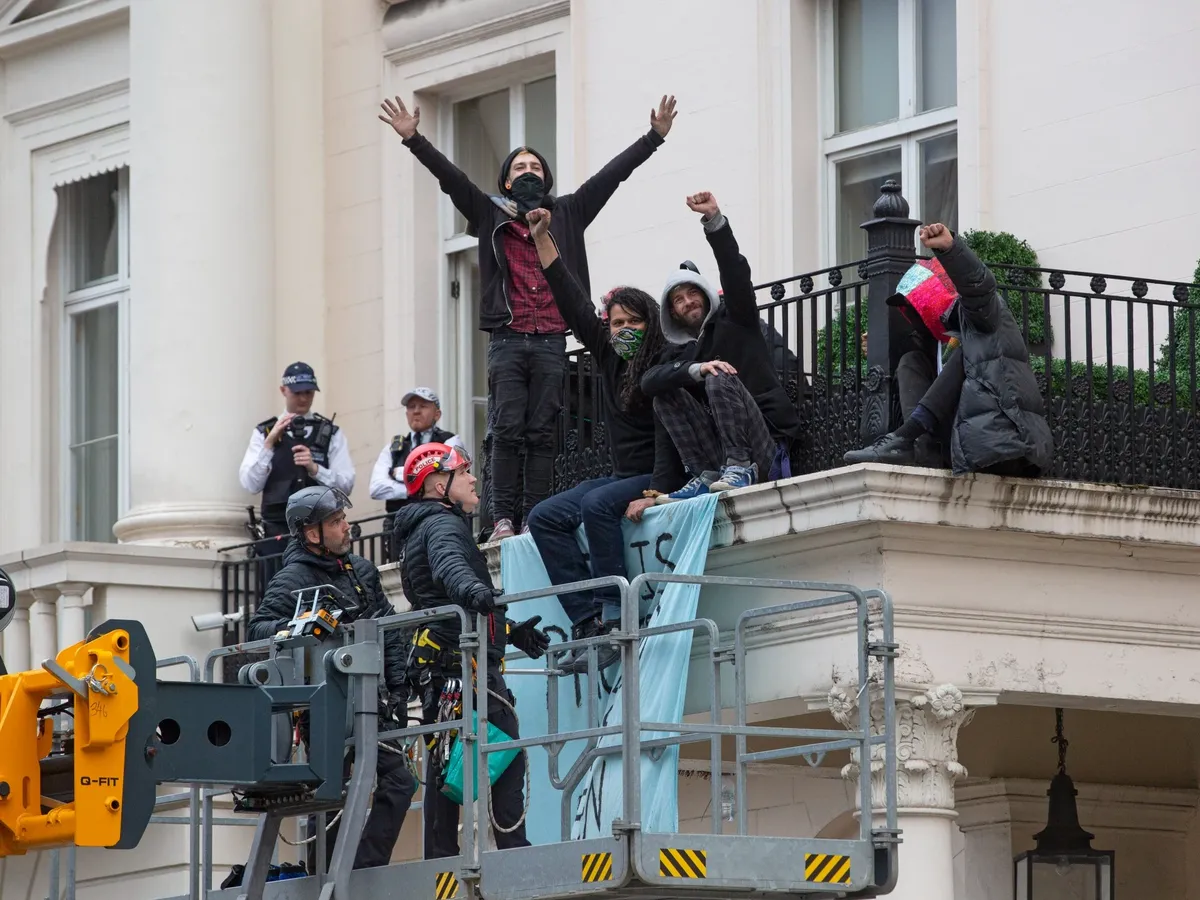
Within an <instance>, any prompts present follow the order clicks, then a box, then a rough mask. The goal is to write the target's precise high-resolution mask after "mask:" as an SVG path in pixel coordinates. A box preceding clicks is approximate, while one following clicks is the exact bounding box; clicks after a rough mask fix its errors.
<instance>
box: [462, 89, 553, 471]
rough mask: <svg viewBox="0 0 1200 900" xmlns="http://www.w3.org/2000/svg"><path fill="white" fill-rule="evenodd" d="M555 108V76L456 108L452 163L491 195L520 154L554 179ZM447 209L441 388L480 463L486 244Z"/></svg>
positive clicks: (484, 398) (484, 402)
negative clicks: (531, 155) (535, 159)
mask: <svg viewBox="0 0 1200 900" xmlns="http://www.w3.org/2000/svg"><path fill="white" fill-rule="evenodd" d="M555 106H556V95H555V78H554V76H553V75H551V76H549V77H538V78H534V79H532V80H527V79H515V80H513V81H511V82H509V83H508V84H507V85H506V86H505V87H503V88H501V89H500V90H495V91H491V92H489V93H486V94H477V95H474V96H470V97H464V98H461V99H458V100H455V101H454V102H452V103H451V104H449V109H448V110H447V112H446V117H445V119H443V126H444V127H446V128H448V129H449V131H450V140H449V141H448V142H447V143H448V145H449V146H450V147H451V148H452V154H451V158H452V159H453V161H454V163H455V165H457V166H458V167H459V168H460V169H462V170H463V171H464V172H466V173H467V175H469V176H470V178H471V180H472V181H474V182H475V184H477V185H478V186H479V187H480V188H481V189H482V190H484V191H485V192H487V193H495V192H496V191H497V190H498V185H497V178H498V176H499V174H500V166H501V164H502V163H503V162H504V160H505V158H506V157H507V156H508V154H509V152H510V151H511V150H512V149H513V148H514V147H519V146H525V145H528V146H530V147H533V148H534V149H536V150H537V151H538V152H539V153H541V154H542V156H544V157H545V158H546V162H547V164H548V165H549V166H550V171H551V172H553V171H554V170H555V164H556V162H557V159H558V155H557V141H556V138H555V132H556V130H557V127H558V117H557V114H556V111H555ZM444 202H445V204H446V205H445V207H444V208H445V210H446V213H445V216H444V219H443V221H445V222H447V223H448V224H447V226H446V228H445V229H444V231H443V234H444V236H445V239H444V241H443V248H444V251H445V254H446V266H447V272H448V280H449V285H450V291H449V293H450V296H449V298H448V299H447V301H446V302H445V303H444V304H443V314H442V328H443V332H442V333H443V338H444V340H443V342H442V346H443V347H446V348H448V352H447V353H444V354H443V355H442V360H441V367H440V368H441V372H440V375H441V384H442V386H443V391H444V393H443V396H445V397H446V398H447V399H446V402H445V407H446V421H447V422H448V423H450V424H449V426H448V427H452V428H454V429H455V430H456V431H457V432H458V433H459V435H460V436H461V437H462V439H463V441H464V442H465V443H466V445H467V447H469V448H470V450H471V454H472V456H475V457H478V454H479V452H480V450H481V449H482V445H483V439H484V437H485V436H486V434H487V342H488V337H487V335H486V334H484V333H483V332H481V331H480V330H479V303H480V284H479V264H478V249H477V245H478V240H479V238H478V236H476V235H469V234H467V223H466V220H465V219H464V218H463V216H462V215H461V214H460V213H459V212H458V211H457V210H455V209H453V206H452V204H450V202H449V199H448V198H445V199H444ZM485 237H486V236H485ZM476 474H477V475H479V474H481V473H478V472H477V473H476Z"/></svg>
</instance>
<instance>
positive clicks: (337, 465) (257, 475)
mask: <svg viewBox="0 0 1200 900" xmlns="http://www.w3.org/2000/svg"><path fill="white" fill-rule="evenodd" d="M319 390H320V388H319V387H317V376H316V375H315V374H314V373H313V369H312V366H310V365H309V364H308V363H304V362H294V363H292V364H291V365H290V366H288V367H287V368H286V369H284V371H283V380H282V382H280V385H279V393H281V394H282V395H283V402H284V413H283V415H282V416H272V417H271V418H270V419H267V420H266V421H265V422H259V423H258V425H256V426H255V427H254V432H253V433H252V434H251V435H250V446H249V447H247V448H246V455H245V456H244V457H242V465H241V468H240V469H239V470H238V477H239V478H240V480H241V482H242V487H244V488H245V489H246V490H248V491H249V492H250V493H252V494H257V493H258V492H259V491H261V492H262V522H263V535H264V537H268V538H271V537H277V536H280V535H286V534H287V533H288V527H287V522H286V518H285V510H286V508H287V502H288V498H289V497H290V496H291V495H292V494H294V493H296V491H298V490H300V489H301V488H305V487H313V486H315V485H326V486H327V487H335V488H337V489H338V490H340V491H341V492H342V493H343V494H346V495H347V496H349V494H350V492H351V491H353V490H354V463H353V462H351V461H350V450H349V449H348V447H347V446H346V436H345V435H344V434H343V433H342V431H341V429H340V428H338V427H337V426H336V425H334V424H333V419H327V418H325V417H324V416H322V415H320V414H319V413H314V412H312V405H313V395H314V394H315V393H316V392H317V391H319Z"/></svg>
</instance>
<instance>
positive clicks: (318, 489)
mask: <svg viewBox="0 0 1200 900" xmlns="http://www.w3.org/2000/svg"><path fill="white" fill-rule="evenodd" d="M352 506H354V504H353V503H351V502H350V498H349V497H347V496H346V495H345V494H343V493H342V492H341V491H339V490H338V489H337V488H334V487H326V486H325V485H314V486H313V487H306V488H301V489H300V490H298V491H296V493H294V494H292V496H290V497H289V498H288V502H287V512H285V513H284V518H285V519H286V520H287V527H288V532H289V533H291V534H293V535H300V534H301V533H302V531H303V530H304V526H305V525H317V524H319V523H321V522H324V521H325V520H326V519H328V518H329V517H330V516H332V515H333V514H334V513H336V512H340V511H341V510H343V509H350V508H351V507H352Z"/></svg>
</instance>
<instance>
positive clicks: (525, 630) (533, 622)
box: [508, 616, 550, 659]
mask: <svg viewBox="0 0 1200 900" xmlns="http://www.w3.org/2000/svg"><path fill="white" fill-rule="evenodd" d="M540 621H542V617H541V616H534V617H533V618H532V619H526V620H525V621H524V622H521V623H519V624H516V625H512V626H511V627H510V628H509V629H508V642H509V643H510V644H512V645H513V646H514V647H516V648H517V649H518V650H520V651H521V652H522V653H524V654H525V655H526V656H528V657H529V658H530V659H540V658H541V657H543V656H545V655H546V648H547V647H549V646H550V638H549V636H548V635H547V634H546V632H544V631H543V630H542V629H540V628H538V627H537V624H538V622H540Z"/></svg>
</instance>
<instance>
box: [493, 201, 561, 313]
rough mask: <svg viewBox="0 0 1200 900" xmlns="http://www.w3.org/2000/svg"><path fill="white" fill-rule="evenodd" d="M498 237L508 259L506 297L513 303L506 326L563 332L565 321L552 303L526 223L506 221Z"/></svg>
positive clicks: (552, 298)
mask: <svg viewBox="0 0 1200 900" xmlns="http://www.w3.org/2000/svg"><path fill="white" fill-rule="evenodd" d="M500 239H501V241H503V244H502V247H503V250H504V259H505V260H506V261H507V262H508V301H509V303H511V304H512V317H513V319H512V322H511V323H510V324H509V326H508V327H509V328H511V329H512V330H513V331H517V332H520V333H521V334H562V333H563V332H565V331H566V330H567V323H566V322H564V321H563V317H562V315H561V314H560V313H559V311H558V307H557V306H555V305H554V297H553V296H552V295H551V293H550V285H549V284H547V283H546V276H545V275H543V274H542V264H541V262H540V261H539V260H538V254H537V248H536V247H534V245H533V237H532V236H531V235H530V234H529V227H528V226H526V225H524V224H522V223H521V222H509V223H508V225H507V226H505V228H504V229H503V230H502V231H501V232H500Z"/></svg>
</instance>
